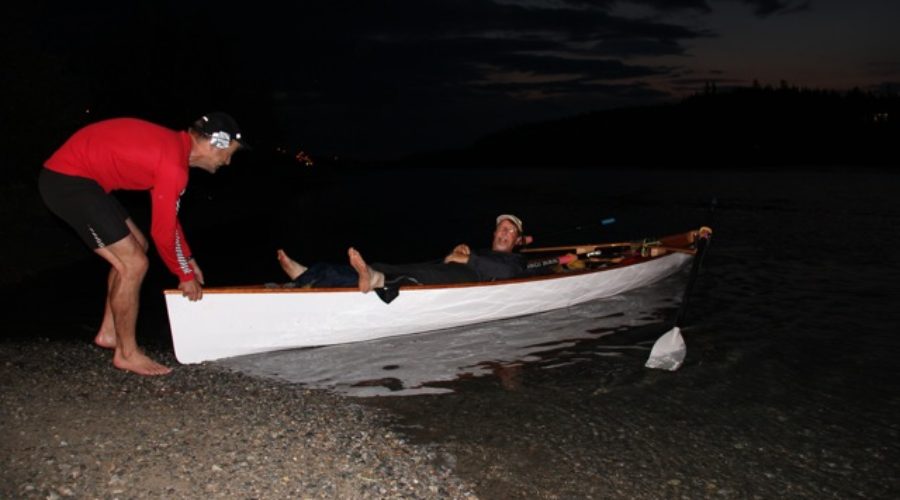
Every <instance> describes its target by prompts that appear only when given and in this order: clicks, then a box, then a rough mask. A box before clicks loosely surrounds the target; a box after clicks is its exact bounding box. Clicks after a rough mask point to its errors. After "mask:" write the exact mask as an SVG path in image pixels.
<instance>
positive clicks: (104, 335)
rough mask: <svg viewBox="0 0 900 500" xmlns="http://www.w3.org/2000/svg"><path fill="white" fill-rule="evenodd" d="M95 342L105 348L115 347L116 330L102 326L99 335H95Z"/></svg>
mask: <svg viewBox="0 0 900 500" xmlns="http://www.w3.org/2000/svg"><path fill="white" fill-rule="evenodd" d="M94 343H95V344H97V345H98V346H100V347H102V348H104V349H115V348H116V332H114V331H108V330H106V329H104V328H100V331H99V332H97V336H96V337H94Z"/></svg>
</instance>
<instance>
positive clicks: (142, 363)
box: [113, 349, 172, 376]
mask: <svg viewBox="0 0 900 500" xmlns="http://www.w3.org/2000/svg"><path fill="white" fill-rule="evenodd" d="M113 366H115V367H116V368H118V369H120V370H125V371H129V372H134V373H137V374H138V375H150V376H154V375H167V374H168V373H169V372H171V371H172V369H171V368H169V367H168V366H165V365H162V364H159V363H157V362H156V361H153V360H152V359H150V358H148V357H147V356H146V355H145V354H144V353H143V352H141V351H135V352H134V353H132V354H131V356H128V357H125V355H124V354H122V352H121V350H119V349H116V353H115V354H114V355H113Z"/></svg>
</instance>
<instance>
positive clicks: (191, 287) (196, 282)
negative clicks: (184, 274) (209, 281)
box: [178, 259, 204, 301]
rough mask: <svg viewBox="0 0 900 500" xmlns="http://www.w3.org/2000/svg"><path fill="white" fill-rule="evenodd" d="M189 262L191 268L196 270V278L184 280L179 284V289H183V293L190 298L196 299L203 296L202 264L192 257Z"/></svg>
mask: <svg viewBox="0 0 900 500" xmlns="http://www.w3.org/2000/svg"><path fill="white" fill-rule="evenodd" d="M188 264H189V265H190V266H191V269H192V270H193V271H194V279H192V280H190V281H183V282H181V283H179V284H178V289H179V290H181V295H183V296H185V297H187V298H188V300H191V301H196V300H200V299H202V298H203V286H202V285H203V284H204V280H203V270H202V269H200V266H199V265H198V264H197V261H196V260H194V259H190V260H189V261H188Z"/></svg>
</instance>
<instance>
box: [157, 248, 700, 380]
mask: <svg viewBox="0 0 900 500" xmlns="http://www.w3.org/2000/svg"><path fill="white" fill-rule="evenodd" d="M691 258H692V256H691V255H690V254H689V253H682V252H671V253H667V254H665V255H661V256H658V257H654V258H649V259H644V260H640V261H639V262H636V263H633V264H630V265H622V266H615V267H611V268H608V269H600V270H592V271H588V272H574V273H569V274H562V275H552V276H541V277H536V278H530V279H519V280H508V281H499V282H491V283H473V284H462V285H449V286H412V287H404V288H401V291H400V294H399V296H398V297H397V298H396V299H395V300H394V301H393V302H391V303H390V304H385V303H384V302H382V301H381V300H380V299H379V298H378V296H377V295H376V294H374V293H369V294H362V293H360V292H359V291H358V290H354V289H266V288H228V289H207V290H205V291H204V296H203V300H201V301H197V302H191V301H189V300H188V299H186V298H184V297H182V296H181V295H180V294H179V292H178V291H177V290H167V291H166V295H165V298H166V308H167V311H168V315H169V323H170V326H171V332H172V341H173V345H174V349H175V355H176V357H177V359H178V361H179V362H181V363H185V364H189V363H199V362H203V361H210V360H215V359H221V358H228V357H233V356H241V355H247V354H254V353H260V352H268V351H276V350H283V349H291V348H301V347H312V346H322V345H330V344H341V343H348V342H359V341H365V340H372V339H377V338H382V337H390V336H395V335H405V334H409V333H416V332H425V331H432V330H439V329H444V328H452V327H458V326H464V325H469V324H475V323H482V322H486V321H494V320H499V319H505V318H512V317H516V316H523V315H528V314H535V313H540V312H544V311H549V310H552V309H559V308H564V307H568V306H572V305H575V304H580V303H583V302H587V301H590V300H595V299H599V298H603V297H610V296H613V295H617V294H620V293H623V292H626V291H628V290H632V289H635V288H638V287H642V286H646V285H648V284H650V283H653V282H655V281H658V280H660V279H662V278H665V277H667V276H669V275H671V274H673V273H675V272H677V271H678V270H679V269H681V268H682V267H683V266H684V265H685V264H686V263H687V262H689V261H690V259H691Z"/></svg>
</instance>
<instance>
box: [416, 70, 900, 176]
mask: <svg viewBox="0 0 900 500" xmlns="http://www.w3.org/2000/svg"><path fill="white" fill-rule="evenodd" d="M898 139H900V97H898V96H897V95H896V94H890V95H883V94H879V95H876V94H870V93H864V92H860V91H854V92H849V93H838V92H831V91H818V90H803V89H796V88H788V87H786V86H785V87H782V88H780V89H772V88H759V87H755V88H744V89H737V90H733V91H729V92H727V93H719V92H715V91H714V90H710V91H708V92H706V93H704V94H701V95H696V96H692V97H689V98H687V99H685V100H683V101H681V102H679V103H676V104H668V105H660V106H652V107H638V108H623V109H613V110H605V111H596V112H591V113H586V114H583V115H580V116H575V117H571V118H566V119H561V120H556V121H552V122H543V123H536V124H530V125H523V126H520V127H516V128H512V129H509V130H506V131H503V132H500V133H497V134H494V135H491V136H488V137H485V138H484V139H482V140H480V141H478V142H477V143H475V144H473V145H472V146H471V147H469V148H466V149H463V150H459V151H453V152H443V153H441V154H439V155H438V154H436V155H426V156H422V157H418V158H416V159H415V160H414V161H416V162H419V163H420V164H421V163H439V164H448V163H452V164H457V165H496V166H504V165H509V166H603V165H615V166H624V165H653V166H661V167H664V166H666V165H672V164H677V165H694V166H698V167H740V166H750V165H753V166H779V165H801V166H802V165H810V166H829V165H879V166H892V165H900V148H898V147H897V145H898V143H900V142H898Z"/></svg>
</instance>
